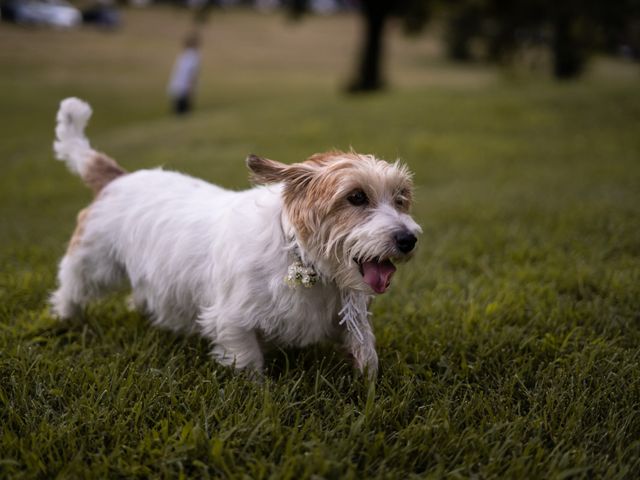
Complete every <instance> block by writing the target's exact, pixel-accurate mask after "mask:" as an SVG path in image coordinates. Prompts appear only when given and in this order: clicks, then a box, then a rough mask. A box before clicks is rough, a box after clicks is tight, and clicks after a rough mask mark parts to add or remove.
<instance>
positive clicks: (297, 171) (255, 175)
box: [247, 155, 314, 185]
mask: <svg viewBox="0 0 640 480" xmlns="http://www.w3.org/2000/svg"><path fill="white" fill-rule="evenodd" d="M247 167H248V168H249V170H250V172H251V175H250V180H251V183H253V184H254V185H267V184H270V183H279V182H292V181H295V180H301V179H304V178H310V176H312V175H313V173H314V169H313V168H310V167H309V166H308V165H304V164H302V163H294V164H293V165H286V164H284V163H280V162H276V161H275V160H269V159H268V158H262V157H259V156H257V155H249V156H248V157H247Z"/></svg>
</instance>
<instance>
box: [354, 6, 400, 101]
mask: <svg viewBox="0 0 640 480" xmlns="http://www.w3.org/2000/svg"><path fill="white" fill-rule="evenodd" d="M391 3H392V2H387V1H384V0H369V1H363V2H362V19H363V21H364V41H363V43H362V47H361V51H360V60H359V65H358V71H357V73H356V78H355V80H354V81H353V82H352V83H351V84H350V85H349V87H348V91H349V92H366V91H374V90H380V89H381V88H383V87H384V80H383V75H382V56H383V39H384V26H385V23H386V21H387V18H388V17H389V14H390V12H391V10H390V4H391Z"/></svg>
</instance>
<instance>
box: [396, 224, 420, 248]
mask: <svg viewBox="0 0 640 480" xmlns="http://www.w3.org/2000/svg"><path fill="white" fill-rule="evenodd" d="M393 239H394V240H395V242H396V247H398V250H400V251H401V252H402V253H409V252H410V251H411V250H413V247H415V246H416V242H417V241H418V239H417V238H416V236H415V235H414V234H413V233H411V232H408V231H406V230H404V231H402V232H398V233H396V234H395V235H394V236H393Z"/></svg>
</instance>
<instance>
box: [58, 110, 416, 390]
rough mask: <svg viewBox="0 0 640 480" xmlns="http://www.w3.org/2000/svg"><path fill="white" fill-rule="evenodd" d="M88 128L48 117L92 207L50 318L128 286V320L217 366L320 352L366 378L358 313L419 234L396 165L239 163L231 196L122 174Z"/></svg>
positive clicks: (150, 174)
mask: <svg viewBox="0 0 640 480" xmlns="http://www.w3.org/2000/svg"><path fill="white" fill-rule="evenodd" d="M91 114H92V110H91V107H90V106H89V105H88V104H87V103H85V102H83V101H82V100H79V99H77V98H67V99H65V100H63V101H62V102H61V104H60V109H59V111H58V113H57V125H56V137H57V138H56V140H55V141H54V145H53V147H54V152H55V155H56V157H57V159H59V160H62V161H64V162H65V163H66V164H67V166H68V168H69V169H70V170H71V172H73V173H75V174H77V175H79V176H80V178H81V179H82V180H83V181H84V183H85V184H86V185H87V186H89V187H90V188H91V189H92V190H93V192H94V194H95V198H94V200H93V202H92V203H91V204H90V205H89V206H88V207H87V208H85V209H84V210H82V211H81V212H80V213H79V215H78V219H77V226H76V229H75V231H74V233H73V235H72V237H71V240H70V242H69V244H68V248H67V251H66V254H65V255H64V257H63V258H62V260H61V261H60V264H59V268H58V277H57V282H58V283H57V289H56V290H55V292H54V293H53V294H52V295H51V299H50V302H51V308H52V312H53V314H54V315H55V316H56V317H58V318H60V319H68V318H71V317H74V316H75V315H77V314H78V313H80V312H81V311H82V309H83V307H85V306H86V305H87V304H88V302H90V301H91V300H93V299H96V298H99V297H100V296H101V295H103V294H105V293H107V292H109V291H110V290H113V289H114V288H117V287H121V286H122V285H123V284H126V282H127V281H128V283H129V285H130V287H131V291H132V293H131V297H130V300H131V303H132V306H133V307H134V308H135V309H137V310H138V311H140V312H142V313H143V314H146V315H147V316H148V317H149V318H150V320H151V323H153V324H155V325H157V326H160V327H165V328H169V329H171V330H174V331H182V332H187V333H192V332H193V333H198V334H200V335H202V336H204V337H205V338H207V339H208V340H210V341H211V344H212V350H211V354H212V356H213V358H214V359H215V360H217V361H218V362H219V363H221V364H222V365H228V366H233V367H235V368H236V369H239V370H242V369H246V370H247V371H249V372H252V373H256V374H258V375H259V374H260V372H261V371H262V370H263V367H264V353H263V346H264V345H270V344H271V345H279V346H284V347H288V346H292V347H304V346H307V345H310V344H314V343H317V342H322V341H326V340H333V341H334V342H337V343H339V344H340V343H341V344H342V346H343V347H344V348H345V349H346V352H347V354H349V355H350V356H351V358H352V360H353V362H354V365H355V366H356V368H357V369H358V370H359V371H361V372H363V373H364V374H366V375H368V376H369V377H371V378H374V377H375V376H376V373H377V370H378V356H377V353H376V349H375V337H374V334H373V331H372V327H371V322H370V318H369V316H370V314H369V313H368V309H369V304H370V302H371V300H372V298H373V297H374V296H375V295H377V294H382V293H384V292H385V291H386V290H387V289H388V288H389V285H390V282H391V277H392V276H393V273H394V272H395V270H396V267H395V265H394V262H398V261H405V260H408V259H409V258H411V256H412V255H413V253H414V251H415V246H416V242H417V237H418V235H419V234H420V233H421V228H420V226H419V225H418V224H417V223H416V222H415V221H414V220H413V218H412V217H411V215H410V207H411V202H412V191H413V186H412V175H411V173H410V172H409V170H408V168H407V167H406V166H405V165H403V164H401V163H400V162H399V161H396V162H395V163H393V164H391V163H387V162H385V161H382V160H379V159H377V158H375V157H374V156H372V155H360V154H357V153H355V152H353V151H351V152H340V151H331V152H328V153H322V154H315V155H312V156H311V157H310V158H309V159H307V160H306V161H303V162H301V163H294V164H290V165H287V164H284V163H280V162H277V161H274V160H269V159H266V158H262V157H259V156H256V155H249V156H248V157H247V160H246V164H247V167H248V168H249V171H250V178H251V181H252V183H253V184H254V187H253V188H250V189H248V190H244V191H231V190H227V189H224V188H221V187H219V186H216V185H213V184H211V183H208V182H205V181H203V180H199V179H196V178H193V177H190V176H187V175H184V174H181V173H177V172H171V171H166V170H162V169H160V168H157V169H151V170H138V171H135V172H131V173H129V172H127V171H125V169H124V168H122V167H121V166H120V165H118V163H116V162H115V161H114V160H113V159H111V158H110V157H108V156H107V155H105V154H103V153H100V152H97V151H96V150H94V149H93V148H92V147H91V145H90V143H89V140H88V139H87V137H86V136H85V134H84V130H85V127H86V125H87V123H88V121H89V118H90V117H91Z"/></svg>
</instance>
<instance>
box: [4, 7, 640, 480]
mask: <svg viewBox="0 0 640 480" xmlns="http://www.w3.org/2000/svg"><path fill="white" fill-rule="evenodd" d="M124 21H125V24H124V28H123V29H122V30H121V31H119V32H117V33H112V34H109V33H104V32H97V31H94V30H90V29H82V30H77V31H71V32H57V31H50V30H25V29H18V28H14V27H12V26H8V25H6V24H4V25H2V26H0V44H1V45H2V47H1V48H0V72H1V73H0V139H1V141H0V165H1V166H2V173H1V174H0V222H1V223H0V269H1V270H0V332H1V334H0V477H1V478H53V477H56V476H57V477H60V478H96V477H102V478H105V477H108V478H117V477H126V478H135V477H139V478H150V477H193V478H220V477H226V478H295V479H298V478H311V477H313V478H353V479H356V478H358V479H359V478H544V479H566V478H637V477H638V476H639V475H640V412H639V410H640V89H638V76H639V72H638V69H637V66H635V67H634V66H631V65H627V64H622V63H619V62H615V61H611V60H603V59H600V60H598V61H597V62H596V63H594V64H593V65H592V68H591V70H590V72H589V73H588V75H587V76H585V77H584V78H583V79H581V80H580V81H578V82H574V83H566V84H557V83H553V82H551V81H550V80H548V79H547V78H546V77H545V76H544V75H541V74H539V73H536V74H534V75H528V74H524V73H523V71H515V72H513V71H512V72H508V73H504V72H498V71H495V70H492V69H489V68H485V67H481V66H477V65H476V66H468V67H459V66H453V65H449V64H447V63H446V62H444V61H443V60H442V59H441V58H440V57H439V55H438V45H437V43H436V42H434V41H433V39H431V38H430V37H425V38H421V39H417V40H406V39H403V38H402V37H401V36H400V35H399V34H398V33H397V32H395V31H393V32H392V36H391V38H390V42H391V43H390V45H389V53H390V57H389V62H388V63H389V67H390V71H389V78H390V82H391V84H392V86H393V87H394V88H392V89H391V90H390V91H389V92H387V93H386V94H384V95H377V96H363V97H355V98H348V97H345V96H343V95H341V94H340V93H339V86H340V84H341V82H344V81H345V80H346V79H347V77H348V75H349V72H350V68H351V63H352V60H353V55H354V48H355V45H356V41H357V23H356V20H355V19H353V18H350V17H344V18H343V17H339V18H317V19H308V20H307V21H305V22H304V23H302V24H296V25H288V24H287V22H285V21H284V19H283V18H281V17H276V16H260V15H254V14H249V13H214V16H213V17H212V19H211V22H210V23H209V24H208V25H207V26H206V27H205V28H206V31H205V32H204V33H205V42H204V52H203V53H204V58H205V63H204V69H203V72H202V76H201V83H200V91H199V98H198V106H197V110H196V112H195V113H194V114H193V115H192V116H191V117H190V118H187V119H180V120H178V119H175V118H172V117H171V116H170V115H169V114H168V104H167V101H166V98H165V94H164V89H165V85H166V81H167V78H168V75H169V71H170V68H171V64H172V62H173V59H174V56H175V54H176V53H177V52H178V45H179V42H180V37H181V36H182V34H183V33H185V32H186V30H187V28H188V21H189V18H188V17H187V16H186V15H184V13H183V12H175V11H170V10H154V11H140V12H138V11H127V12H125V15H124ZM69 95H77V96H80V97H83V98H85V99H87V100H88V101H90V102H91V103H92V105H93V107H94V111H95V117H94V120H93V121H92V123H91V125H90V128H89V135H90V137H91V139H92V142H93V144H94V145H95V146H96V147H98V148H100V149H102V150H104V151H106V152H108V153H110V154H111V155H112V156H114V157H115V158H117V159H118V160H119V161H120V162H121V163H122V164H123V165H125V166H126V167H127V168H129V169H136V168H143V167H151V166H157V165H164V166H165V167H166V168H172V169H179V170H181V171H185V172H188V173H191V174H193V175H197V176H201V177H203V178H205V179H208V180H211V181H214V182H217V183H221V184H223V185H225V186H228V187H230V188H244V187H246V186H247V180H246V177H247V175H246V171H245V168H244V157H245V156H246V154H248V153H250V152H253V153H258V154H261V155H265V156H268V157H271V158H275V159H278V160H281V161H285V162H294V161H300V160H302V159H304V158H305V157H306V156H308V155H309V154H311V153H313V152H316V151H323V150H327V149H330V148H343V149H348V148H349V147H350V146H353V147H354V148H355V149H356V150H359V151H363V152H371V153H376V154H377V155H379V156H382V157H385V158H388V159H395V158H397V157H400V158H402V159H404V160H405V161H406V162H407V163H409V165H410V166H411V168H412V169H413V170H414V171H415V182H416V185H417V192H416V197H417V198H416V205H415V210H414V212H415V216H416V218H417V219H418V221H419V222H420V223H421V224H422V225H423V228H424V235H423V237H422V239H421V240H420V248H419V254H418V255H417V257H416V259H415V261H414V262H413V263H412V264H409V265H405V266H403V267H402V268H401V269H400V270H399V272H398V273H397V275H396V277H395V279H394V284H393V286H392V288H391V291H390V292H389V293H388V294H386V295H384V296H381V297H379V298H378V299H376V301H375V302H374V305H373V312H374V320H373V323H374V326H375V331H376V333H377V339H378V350H379V355H380V365H381V371H380V376H379V379H378V381H377V382H376V383H375V385H370V386H367V385H366V384H365V383H364V382H363V381H362V379H361V378H359V377H358V376H357V375H355V374H354V372H353V371H352V369H351V367H350V366H349V365H347V364H346V363H344V361H343V359H342V358H341V357H340V355H338V354H336V353H334V350H333V349H332V348H331V347H330V346H318V347H315V348H311V349H306V350H300V351H292V350H288V351H275V352H273V353H272V354H271V356H270V357H269V368H268V372H267V376H266V380H265V381H264V382H263V383H261V384H256V383H254V382H252V381H251V380H250V379H248V378H247V377H245V376H243V375H237V374H234V373H233V372H230V371H228V370H226V369H224V368H221V367H218V366H216V365H215V364H213V363H212V361H210V360H209V358H208V356H207V351H208V346H207V344H206V343H205V342H204V341H202V340H200V339H198V338H194V337H179V336H176V335H174V334H171V333H168V332H164V331H160V330H156V329H151V328H149V327H148V326H147V324H146V322H145V320H144V318H142V317H141V316H139V315H137V314H134V313H130V312H128V311H127V309H126V308H125V306H124V302H123V295H115V296H113V297H110V298H108V299H106V300H105V301H103V302H99V303H97V304H95V305H94V306H92V307H91V308H89V309H88V311H87V313H86V321H85V322H84V323H75V324H59V323H57V322H56V321H55V320H54V319H52V318H51V317H50V316H49V314H48V311H47V295H48V292H50V291H51V289H52V288H53V287H54V285H55V271H56V263H57V261H58V259H59V258H60V256H61V255H62V254H63V252H64V250H65V246H66V242H67V240H68V238H69V235H70V233H71V231H72V230H73V226H74V220H75V215H76V213H77V211H78V210H79V209H81V208H82V207H83V206H84V205H86V204H87V203H88V202H89V201H90V193H89V192H88V191H87V190H86V189H85V188H84V186H83V185H82V184H81V182H80V181H79V180H78V179H77V178H75V177H73V176H71V175H70V174H69V173H68V172H67V171H66V169H65V168H64V166H63V165H62V164H60V163H58V162H55V161H54V160H53V158H52V154H51V143H52V140H53V120H54V115H55V111H56V109H57V104H58V102H59V100H60V99H61V98H63V97H65V96H69Z"/></svg>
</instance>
